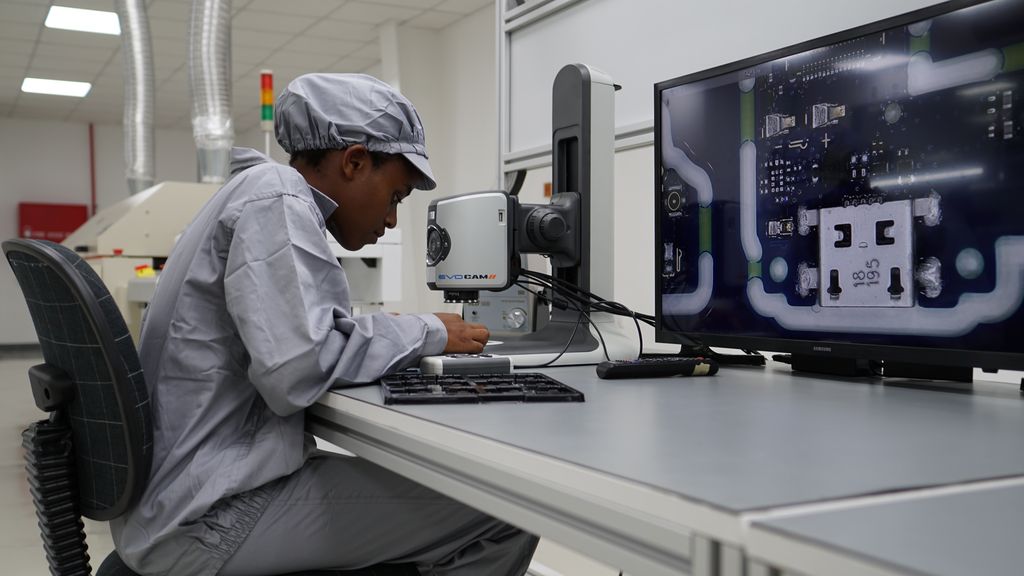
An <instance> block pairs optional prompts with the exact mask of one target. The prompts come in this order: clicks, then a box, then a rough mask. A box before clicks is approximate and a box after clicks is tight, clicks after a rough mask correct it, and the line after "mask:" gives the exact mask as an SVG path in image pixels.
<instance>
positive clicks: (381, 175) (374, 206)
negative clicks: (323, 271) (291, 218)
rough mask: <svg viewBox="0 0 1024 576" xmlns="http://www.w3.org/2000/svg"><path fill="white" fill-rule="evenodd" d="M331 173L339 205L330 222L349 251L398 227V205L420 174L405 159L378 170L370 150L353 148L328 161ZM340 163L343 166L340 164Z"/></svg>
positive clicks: (396, 158)
mask: <svg viewBox="0 0 1024 576" xmlns="http://www.w3.org/2000/svg"><path fill="white" fill-rule="evenodd" d="M324 162H325V163H327V162H331V163H332V164H333V165H334V166H336V168H335V169H333V170H329V175H330V176H333V177H332V178H329V179H328V186H327V188H328V190H322V191H323V192H324V193H325V194H327V195H328V196H330V197H331V198H332V199H333V200H334V201H335V202H337V203H338V209H337V210H335V211H334V213H333V214H331V217H330V219H329V221H328V222H327V225H328V228H329V229H330V231H331V234H332V235H333V236H334V237H335V239H336V240H337V241H338V243H339V244H341V245H342V246H343V247H344V248H345V249H347V250H358V249H360V248H362V247H363V246H365V245H367V244H375V243H376V242H377V240H378V239H379V238H380V237H381V236H383V235H384V231H385V230H386V229H387V228H394V227H395V226H396V225H397V224H398V205H399V204H400V203H401V202H402V200H404V199H405V197H406V196H408V195H409V194H410V193H411V192H412V187H413V185H414V184H415V182H416V181H417V178H418V177H419V171H418V170H416V168H415V167H414V166H413V165H412V164H411V163H409V161H408V160H406V159H405V158H404V157H403V156H401V155H395V156H391V157H389V159H388V160H386V161H385V162H383V163H381V164H380V165H378V166H374V165H373V161H372V159H371V157H370V154H369V152H367V150H366V148H364V147H363V146H361V145H356V146H350V147H348V148H346V149H345V150H341V151H339V152H337V153H335V154H334V155H332V156H329V157H328V158H326V159H325V160H324ZM339 162H340V165H339V164H337V163H339Z"/></svg>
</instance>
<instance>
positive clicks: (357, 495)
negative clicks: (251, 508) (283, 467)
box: [220, 454, 537, 576]
mask: <svg viewBox="0 0 1024 576" xmlns="http://www.w3.org/2000/svg"><path fill="white" fill-rule="evenodd" d="M283 483H284V486H283V487H282V489H280V490H279V491H278V493H277V496H276V498H275V499H274V500H273V501H272V502H271V503H270V505H269V506H268V508H267V509H266V511H265V512H264V513H263V516H261V517H260V519H259V521H258V522H257V523H256V526H255V527H254V528H253V530H252V532H250V533H249V535H248V536H247V537H246V539H245V541H244V542H243V543H242V545H241V546H240V547H239V548H238V550H236V551H235V553H234V554H233V555H232V556H231V557H230V558H228V561H227V562H226V563H225V564H224V566H223V567H222V568H221V571H220V574H221V575H223V576H261V575H268V576H269V575H279V574H285V573H288V572H297V571H301V570H317V569H320V570H324V569H327V570H329V569H338V570H350V569H355V568H362V567H365V566H370V565H374V564H383V563H415V564H416V566H417V568H419V570H420V573H421V574H424V575H425V576H491V575H493V576H522V575H523V574H525V573H526V569H527V568H528V567H529V565H530V558H531V557H532V556H533V551H534V549H535V548H536V547H537V538H536V537H535V536H532V535H530V534H527V533H525V532H523V531H522V530H519V529H518V528H515V527H513V526H510V525H508V524H505V523H503V522H500V521H498V520H495V519H494V518H491V517H490V516H487V515H486V514H483V513H481V512H478V511H476V510H474V509H473V508H470V507H468V506H466V505H464V504H460V503H459V502H456V501H455V500H452V499H450V498H447V497H445V496H442V495H441V494H438V493H437V492H434V491H433V490H430V489H429V488H425V487H423V486H420V485H419V484H416V483H415V482H412V481H411V480H407V479H405V478H404V477H402V476H399V475H397V474H395V473H393V472H390V471H388V470H385V469H384V468H381V467H379V466H377V465H375V464H373V463H370V462H368V461H366V460H363V459H361V458H352V457H345V456H336V455H333V454H332V455H318V456H316V457H313V458H310V459H309V460H308V461H307V462H306V464H305V466H303V467H302V468H301V469H300V470H299V471H297V472H295V473H294V474H292V475H291V476H289V477H287V478H285V479H284V480H283Z"/></svg>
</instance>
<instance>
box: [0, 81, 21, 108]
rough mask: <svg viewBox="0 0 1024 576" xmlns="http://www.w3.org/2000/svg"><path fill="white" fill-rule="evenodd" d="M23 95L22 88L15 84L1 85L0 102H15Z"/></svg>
mask: <svg viewBox="0 0 1024 576" xmlns="http://www.w3.org/2000/svg"><path fill="white" fill-rule="evenodd" d="M20 95H21V89H20V88H15V87H14V86H4V85H0V104H14V102H15V101H17V100H18V96H20Z"/></svg>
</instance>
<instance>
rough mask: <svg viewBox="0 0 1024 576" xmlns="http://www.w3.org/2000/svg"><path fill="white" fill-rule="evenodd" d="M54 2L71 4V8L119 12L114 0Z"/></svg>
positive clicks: (58, 0)
mask: <svg viewBox="0 0 1024 576" xmlns="http://www.w3.org/2000/svg"><path fill="white" fill-rule="evenodd" d="M53 3H54V4H59V5H61V6H70V7H71V8H83V9H85V10H103V11H106V12H117V5H116V3H115V2H114V0H57V1H55V2H53Z"/></svg>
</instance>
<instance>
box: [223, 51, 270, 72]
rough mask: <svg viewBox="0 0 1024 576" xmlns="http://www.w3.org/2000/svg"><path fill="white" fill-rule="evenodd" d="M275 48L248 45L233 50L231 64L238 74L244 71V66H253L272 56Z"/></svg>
mask: <svg viewBox="0 0 1024 576" xmlns="http://www.w3.org/2000/svg"><path fill="white" fill-rule="evenodd" d="M274 51H275V50H274V49H273V48H255V47H246V48H244V49H241V48H239V49H235V50H232V51H231V66H232V68H233V72H235V73H236V74H237V73H239V72H244V68H247V67H252V66H254V65H256V64H259V63H261V62H263V61H264V60H266V59H267V58H269V57H270V55H271V54H273V53H274Z"/></svg>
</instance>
